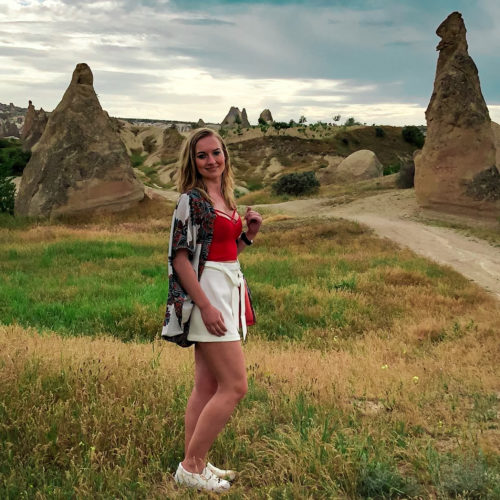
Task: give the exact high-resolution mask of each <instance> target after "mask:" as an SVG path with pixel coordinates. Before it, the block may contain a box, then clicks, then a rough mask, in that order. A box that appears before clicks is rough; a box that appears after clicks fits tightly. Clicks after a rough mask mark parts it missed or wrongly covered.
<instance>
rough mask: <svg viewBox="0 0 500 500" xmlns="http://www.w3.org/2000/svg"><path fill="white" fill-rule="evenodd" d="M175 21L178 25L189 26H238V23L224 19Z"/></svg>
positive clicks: (180, 19)
mask: <svg viewBox="0 0 500 500" xmlns="http://www.w3.org/2000/svg"><path fill="white" fill-rule="evenodd" d="M173 21H174V22H176V23H180V24H187V25H190V26H220V25H226V26H235V25H236V23H233V22H230V21H224V20H223V19H211V18H208V17H205V18H199V19H191V18H184V19H182V18H177V19H173Z"/></svg>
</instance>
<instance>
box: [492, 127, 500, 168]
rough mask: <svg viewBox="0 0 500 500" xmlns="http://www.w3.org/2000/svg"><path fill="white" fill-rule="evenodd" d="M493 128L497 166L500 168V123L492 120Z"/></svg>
mask: <svg viewBox="0 0 500 500" xmlns="http://www.w3.org/2000/svg"><path fill="white" fill-rule="evenodd" d="M491 128H492V130H493V139H494V141H495V149H496V162H495V163H496V166H497V168H498V169H500V125H499V124H498V123H495V122H491Z"/></svg>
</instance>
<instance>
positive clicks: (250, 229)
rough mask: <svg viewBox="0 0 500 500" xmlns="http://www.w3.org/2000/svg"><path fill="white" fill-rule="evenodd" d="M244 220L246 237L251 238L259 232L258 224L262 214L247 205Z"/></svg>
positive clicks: (260, 222) (260, 221)
mask: <svg viewBox="0 0 500 500" xmlns="http://www.w3.org/2000/svg"><path fill="white" fill-rule="evenodd" d="M245 222H246V223H247V232H246V233H247V238H249V239H250V240H253V239H254V238H255V236H256V235H257V233H258V232H259V229H260V225H261V224H262V216H261V215H260V214H259V212H256V211H255V210H252V207H247V211H246V213H245Z"/></svg>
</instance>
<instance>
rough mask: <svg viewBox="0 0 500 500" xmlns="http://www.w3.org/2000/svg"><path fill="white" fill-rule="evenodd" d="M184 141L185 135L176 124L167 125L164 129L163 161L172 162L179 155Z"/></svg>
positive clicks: (161, 155)
mask: <svg viewBox="0 0 500 500" xmlns="http://www.w3.org/2000/svg"><path fill="white" fill-rule="evenodd" d="M183 142H184V137H183V136H182V135H181V134H180V133H179V131H178V130H177V128H176V126H175V125H173V126H171V127H167V128H166V129H165V130H164V131H163V136H162V147H161V150H160V158H161V161H162V162H164V163H166V162H171V161H172V160H175V159H177V157H178V156H179V150H180V147H181V146H182V143H183Z"/></svg>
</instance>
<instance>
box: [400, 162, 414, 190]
mask: <svg viewBox="0 0 500 500" xmlns="http://www.w3.org/2000/svg"><path fill="white" fill-rule="evenodd" d="M396 185H397V186H398V188H399V189H410V188H412V187H413V186H414V185H415V162H414V161H413V160H412V159H408V160H406V161H404V162H402V163H401V168H400V169H399V176H398V178H397V180H396Z"/></svg>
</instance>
